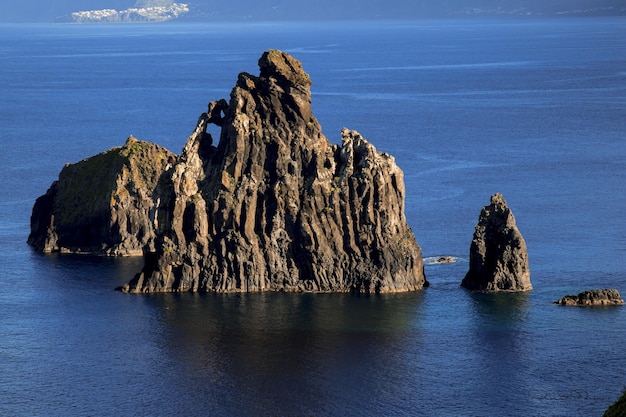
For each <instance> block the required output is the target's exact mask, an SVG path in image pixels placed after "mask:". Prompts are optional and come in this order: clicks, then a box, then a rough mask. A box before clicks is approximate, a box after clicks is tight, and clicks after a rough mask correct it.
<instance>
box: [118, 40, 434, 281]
mask: <svg viewBox="0 0 626 417" xmlns="http://www.w3.org/2000/svg"><path fill="white" fill-rule="evenodd" d="M259 67H260V75H259V76H254V75H250V74H247V73H242V74H240V75H239V78H238V80H237V83H236V86H235V87H234V89H233V90H232V92H231V96H230V101H229V102H227V101H225V100H219V101H216V102H212V103H210V105H209V109H208V111H207V112H206V113H204V114H202V115H201V117H200V119H199V122H198V125H197V127H196V129H195V130H194V132H193V133H192V134H191V136H190V137H189V139H188V140H187V143H186V145H185V148H184V150H183V152H182V155H181V156H180V158H179V160H178V162H177V164H176V165H175V166H174V167H173V168H172V169H171V170H170V171H169V172H168V173H166V174H165V175H164V179H163V181H162V182H161V184H162V187H163V188H162V189H161V190H160V191H159V192H158V195H159V198H160V205H159V208H158V211H157V217H156V218H155V222H156V223H158V225H159V230H158V233H157V237H156V239H155V242H154V251H151V252H149V253H147V254H146V263H145V267H144V269H143V271H142V272H141V273H140V274H138V275H137V276H136V277H135V278H134V279H133V280H132V281H131V282H130V283H128V284H127V285H125V286H124V287H122V288H120V290H122V291H125V292H170V291H215V292H244V291H311V292H360V293H385V292H399V291H413V290H419V289H421V288H423V287H424V286H425V285H427V282H426V279H425V277H424V272H423V262H422V257H421V249H420V247H419V246H418V244H417V242H416V239H415V237H414V235H413V232H412V231H411V229H410V227H409V226H408V225H407V222H406V218H405V214H404V192H405V188H404V181H403V173H402V171H401V170H400V168H399V167H398V166H397V165H396V163H395V160H394V158H393V157H392V156H390V155H388V154H386V153H381V152H378V151H377V150H376V149H375V148H374V146H373V145H372V144H370V143H369V142H368V141H367V140H365V138H363V137H362V136H361V135H360V134H358V133H357V132H355V131H351V130H347V129H344V130H343V131H342V144H341V145H333V144H331V143H330V142H329V141H328V140H327V139H326V137H324V135H323V134H322V131H321V127H320V125H319V123H318V122H317V120H316V119H315V117H314V116H313V114H312V111H311V93H310V86H311V80H310V79H309V76H308V74H307V73H306V72H304V70H303V69H302V66H301V63H300V62H298V61H297V60H295V59H294V58H293V57H291V56H289V55H288V54H285V53H283V52H280V51H276V50H272V51H268V52H266V53H264V54H263V56H262V57H261V58H260V60H259ZM209 124H216V125H218V126H220V127H221V136H220V139H219V143H218V144H217V145H213V140H212V138H211V136H210V134H208V133H207V126H208V125H209Z"/></svg>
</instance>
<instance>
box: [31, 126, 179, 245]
mask: <svg viewBox="0 0 626 417" xmlns="http://www.w3.org/2000/svg"><path fill="white" fill-rule="evenodd" d="M174 160H175V155H174V154H173V153H171V152H169V151H168V150H167V149H165V148H163V147H161V146H158V145H155V144H152V143H148V142H144V141H140V140H138V139H136V138H134V137H132V136H131V137H129V138H128V140H127V141H126V144H125V145H124V146H122V147H120V148H114V149H111V150H109V151H106V152H103V153H101V154H99V155H96V156H93V157H91V158H88V159H85V160H83V161H80V162H78V163H75V164H67V165H66V166H65V167H64V168H63V169H62V170H61V173H60V174H59V179H58V180H57V181H55V182H53V183H52V185H51V186H50V188H49V189H48V192H47V193H46V194H45V195H43V196H41V197H39V198H38V199H37V201H36V202H35V205H34V207H33V212H32V216H31V220H30V226H31V232H30V235H29V237H28V243H29V244H31V245H32V246H33V247H34V248H35V249H36V250H38V251H41V252H44V253H51V252H63V253H85V254H96V255H108V256H133V255H134V256H137V255H141V254H142V251H143V248H144V246H145V245H146V244H148V242H150V241H151V240H152V239H154V237H155V224H154V223H153V221H152V220H151V219H152V218H154V210H155V203H154V199H153V192H154V190H155V188H156V186H157V182H158V181H159V178H160V177H161V175H162V174H163V173H164V172H165V171H166V170H167V169H168V168H169V167H171V165H172V164H173V163H174Z"/></svg>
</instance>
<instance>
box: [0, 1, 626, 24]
mask: <svg viewBox="0 0 626 417" xmlns="http://www.w3.org/2000/svg"><path fill="white" fill-rule="evenodd" d="M174 4H176V3H174V2H173V1H172V0H137V1H136V2H134V3H133V1H132V0H91V1H89V6H88V7H86V6H85V2H84V1H83V0H57V1H54V2H50V1H48V0H27V1H22V2H8V1H7V0H0V21H3V22H45V21H47V22H51V21H70V20H71V19H70V16H71V15H72V13H76V12H81V11H90V12H96V11H103V10H111V9H113V10H115V11H117V12H120V13H121V12H123V11H126V10H131V9H148V8H155V7H157V8H158V7H165V8H167V7H172V6H173V5H174ZM185 4H187V5H188V7H189V11H188V12H185V13H171V15H172V16H171V18H181V17H182V18H184V19H185V20H192V21H268V20H269V21H273V20H354V19H422V18H446V17H464V16H468V17H471V16H484V17H486V16H531V17H533V16H611V15H614V16H625V15H626V3H624V1H623V0H544V1H541V0H517V1H515V2H511V1H507V0H472V1H466V0H440V1H434V0H362V1H357V0H317V1H315V2H310V1H294V0H256V1H255V0H239V1H236V2H215V1H210V0H190V1H189V2H185ZM133 16H134V15H133ZM118 17H120V18H121V17H122V16H118ZM166 20H169V19H166ZM156 21H160V20H158V19H156Z"/></svg>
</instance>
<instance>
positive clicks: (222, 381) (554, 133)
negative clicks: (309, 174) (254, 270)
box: [0, 18, 626, 416]
mask: <svg viewBox="0 0 626 417" xmlns="http://www.w3.org/2000/svg"><path fill="white" fill-rule="evenodd" d="M274 48H275V49H282V50H284V51H286V52H289V53H291V54H292V55H293V56H294V57H296V58H297V59H299V60H301V61H302V62H303V66H304V69H305V70H306V71H307V72H309V73H310V75H311V78H312V80H313V86H312V98H313V110H314V112H315V115H316V116H317V118H318V120H319V121H320V123H321V125H322V126H323V129H324V133H325V135H326V136H327V137H328V139H329V140H330V141H331V142H333V143H338V142H340V130H341V128H342V127H348V128H350V129H355V130H357V131H359V132H360V133H361V134H362V135H364V136H365V137H366V138H367V139H368V140H369V141H370V142H372V143H373V144H374V145H375V146H376V147H377V148H378V149H379V150H380V151H384V152H388V153H390V154H392V155H394V156H395V157H396V161H397V163H398V164H399V165H400V167H401V168H402V169H403V170H404V179H405V183H406V214H407V218H408V221H409V223H410V225H411V227H412V228H413V230H414V232H415V235H416V237H417V240H418V242H419V243H420V245H421V247H422V249H423V253H424V256H425V258H426V266H425V271H426V274H427V278H428V280H429V281H430V283H431V286H430V288H428V289H426V290H424V291H420V292H416V293H408V294H395V295H393V294H392V295H381V296H354V295H334V294H237V295H208V294H176V295H174V294H159V295H149V296H143V295H127V294H122V293H119V292H115V291H113V289H114V288H115V287H116V286H118V285H121V284H123V283H125V282H127V281H128V280H129V279H131V278H132V276H133V275H134V273H135V272H137V271H138V270H139V269H140V268H141V265H142V260H141V259H136V258H126V259H105V258H96V257H79V256H58V255H49V256H45V255H41V254H38V253H35V252H33V251H32V250H31V248H30V247H29V246H28V245H27V244H26V238H27V236H28V233H29V218H30V213H31V209H32V205H33V203H34V201H35V199H36V198H37V197H38V196H40V195H42V194H44V193H45V191H46V190H47V188H48V187H49V186H50V184H51V183H52V181H54V180H55V179H56V178H57V176H58V173H59V171H60V170H61V168H62V167H63V165H64V164H65V163H67V162H72V163H73V162H77V161H79V160H81V159H83V158H86V157H89V156H92V155H95V154H97V153H99V152H102V151H104V150H107V149H109V148H111V147H114V146H120V145H122V144H123V143H124V142H125V140H126V138H127V137H128V136H129V135H131V134H132V135H134V136H136V137H138V138H140V139H144V140H148V141H152V142H156V143H158V144H161V145H163V146H165V147H167V148H168V149H170V150H171V151H174V152H177V153H178V152H180V151H181V150H182V147H183V145H184V143H185V140H186V138H187V136H188V135H189V134H190V133H191V131H192V130H193V128H194V127H195V123H196V121H197V118H198V116H199V115H200V113H202V112H203V111H205V110H206V107H207V103H208V102H209V101H212V100H217V99H220V98H228V95H229V93H230V90H231V88H232V87H233V86H234V84H235V82H236V79H237V75H238V73H239V72H242V71H246V72H249V73H252V74H258V67H257V60H258V58H259V57H260V56H261V54H262V52H263V51H265V50H267V49H274ZM0 92H1V95H0V177H1V178H2V181H1V183H0V184H1V185H0V244H1V250H0V267H1V273H0V288H1V289H0V415H3V416H70V415H71V416H173V415H181V416H182V415H189V416H594V415H596V416H599V415H601V414H602V413H603V411H604V410H605V409H606V408H607V407H608V406H609V405H610V404H611V403H612V402H614V401H615V400H616V399H617V398H618V397H619V395H620V394H621V393H622V391H623V389H624V388H625V387H626V372H624V370H625V369H626V350H625V349H624V346H625V343H626V309H625V308H624V307H613V308H593V309H591V308H564V307H558V306H556V305H554V304H552V302H553V301H555V300H556V299H558V298H560V297H562V296H563V295H565V294H577V293H578V292H581V291H583V290H586V289H591V288H605V287H609V288H617V289H618V290H620V291H621V292H622V294H623V295H626V18H585V19H577V18H568V19H543V20H541V19H523V20H438V21H403V22H332V23H274V24H254V23H247V24H200V23H194V24H186V25H183V24H177V23H172V24H162V25H148V24H144V25H132V24H129V25H108V26H107V25H93V26H89V25H85V26H81V25H0ZM496 192H499V193H502V194H503V195H504V198H505V199H506V201H507V202H508V204H509V206H510V207H511V209H512V210H513V213H514V215H515V216H516V219H517V224H518V227H519V229H520V231H521V233H522V235H523V236H524V238H525V240H526V243H527V245H528V251H529V259H530V267H531V280H532V284H533V286H534V289H533V290H532V291H530V292H528V293H523V294H501V295H486V294H473V293H469V292H467V291H465V290H464V289H462V288H461V287H460V286H459V285H460V282H461V280H462V278H463V276H464V274H465V272H466V271H467V269H468V252H469V246H470V242H471V239H472V234H473V231H474V226H475V224H476V222H477V220H478V215H479V213H480V210H481V208H482V206H484V205H487V204H488V203H489V198H490V196H491V195H492V194H494V193H496ZM439 256H453V257H455V258H456V259H457V260H456V262H454V263H452V264H436V263H432V261H433V260H434V259H437V258H438V257H439Z"/></svg>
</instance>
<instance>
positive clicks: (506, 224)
mask: <svg viewBox="0 0 626 417" xmlns="http://www.w3.org/2000/svg"><path fill="white" fill-rule="evenodd" d="M461 285H462V286H463V287H465V288H467V289H469V290H472V291H485V292H498V291H509V292H516V291H529V290H531V289H532V285H531V283H530V268H529V266H528V251H527V249H526V242H525V241H524V238H523V237H522V234H521V233H520V231H519V230H518V228H517V225H516V224H515V217H514V216H513V213H512V212H511V209H510V208H509V207H508V206H507V204H506V201H504V198H503V197H502V194H494V195H493V196H491V204H490V205H488V206H485V207H483V209H482V211H481V213H480V217H479V218H478V224H477V225H476V228H475V230H474V237H473V239H472V244H471V246H470V257H469V271H468V272H467V274H466V275H465V278H464V279H463V281H462V283H461Z"/></svg>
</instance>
